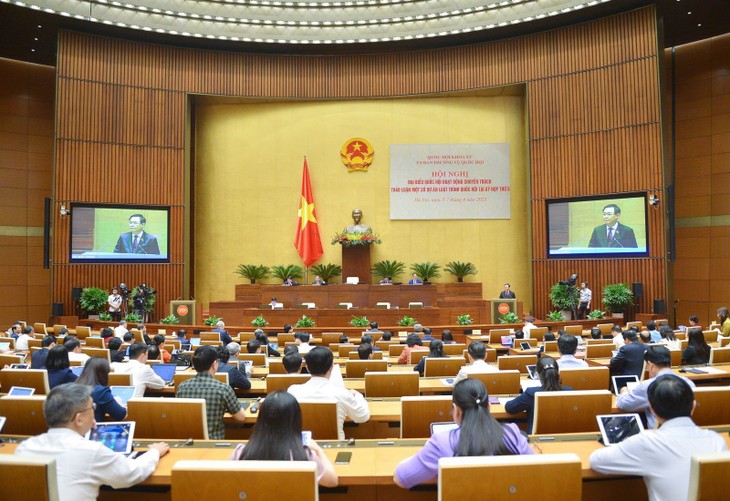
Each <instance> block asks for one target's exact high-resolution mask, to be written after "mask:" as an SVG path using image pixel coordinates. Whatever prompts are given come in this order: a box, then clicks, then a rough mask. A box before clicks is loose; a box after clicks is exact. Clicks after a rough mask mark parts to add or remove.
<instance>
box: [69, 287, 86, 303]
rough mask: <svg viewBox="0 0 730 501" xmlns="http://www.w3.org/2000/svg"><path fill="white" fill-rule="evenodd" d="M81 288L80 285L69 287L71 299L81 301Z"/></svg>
mask: <svg viewBox="0 0 730 501" xmlns="http://www.w3.org/2000/svg"><path fill="white" fill-rule="evenodd" d="M82 290H83V289H82V288H81V287H74V288H72V289H71V299H73V300H74V301H81V291H82Z"/></svg>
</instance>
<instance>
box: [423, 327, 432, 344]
mask: <svg viewBox="0 0 730 501" xmlns="http://www.w3.org/2000/svg"><path fill="white" fill-rule="evenodd" d="M422 339H423V341H433V339H434V337H433V336H432V335H431V328H430V327H424V328H423V338H422Z"/></svg>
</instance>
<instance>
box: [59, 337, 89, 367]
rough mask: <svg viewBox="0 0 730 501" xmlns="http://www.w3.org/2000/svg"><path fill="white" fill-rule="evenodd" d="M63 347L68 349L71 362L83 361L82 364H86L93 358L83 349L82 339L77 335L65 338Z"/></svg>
mask: <svg viewBox="0 0 730 501" xmlns="http://www.w3.org/2000/svg"><path fill="white" fill-rule="evenodd" d="M63 347H64V348H66V351H68V361H69V362H81V365H84V364H85V363H86V361H87V360H88V359H89V358H91V357H89V355H87V354H86V353H83V352H82V351H81V341H79V340H78V338H77V337H76V336H66V338H65V339H64V340H63Z"/></svg>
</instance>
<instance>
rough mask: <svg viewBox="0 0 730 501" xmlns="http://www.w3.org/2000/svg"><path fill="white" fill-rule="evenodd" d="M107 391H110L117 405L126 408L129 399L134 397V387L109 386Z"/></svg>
mask: <svg viewBox="0 0 730 501" xmlns="http://www.w3.org/2000/svg"><path fill="white" fill-rule="evenodd" d="M109 389H110V390H111V391H112V395H113V396H114V400H116V401H117V402H118V403H119V405H122V406H124V407H126V406H127V402H128V401H129V399H130V398H132V397H133V396H134V390H135V387H134V386H110V387H109Z"/></svg>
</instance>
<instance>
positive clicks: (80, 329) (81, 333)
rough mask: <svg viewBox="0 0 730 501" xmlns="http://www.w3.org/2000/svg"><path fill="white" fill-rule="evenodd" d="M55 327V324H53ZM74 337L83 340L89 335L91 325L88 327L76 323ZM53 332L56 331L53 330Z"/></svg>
mask: <svg viewBox="0 0 730 501" xmlns="http://www.w3.org/2000/svg"><path fill="white" fill-rule="evenodd" d="M54 329H55V325H54ZM75 331H76V337H77V338H78V340H79V341H83V340H84V339H86V338H88V337H91V327H88V326H86V325H78V326H76V329H75ZM54 332H57V331H55V330H54Z"/></svg>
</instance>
